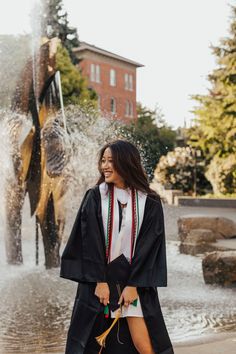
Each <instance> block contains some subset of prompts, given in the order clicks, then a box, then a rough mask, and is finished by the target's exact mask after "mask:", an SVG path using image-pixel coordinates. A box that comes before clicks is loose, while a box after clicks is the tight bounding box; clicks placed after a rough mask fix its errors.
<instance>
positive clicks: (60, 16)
mask: <svg viewBox="0 0 236 354" xmlns="http://www.w3.org/2000/svg"><path fill="white" fill-rule="evenodd" d="M42 34H43V35H44V36H46V37H48V38H53V37H58V38H60V40H61V43H62V45H63V46H64V47H65V48H66V49H67V50H68V52H69V54H70V57H71V60H72V62H73V63H74V64H75V63H76V62H77V60H76V57H75V55H74V53H73V51H72V49H73V48H75V47H78V46H79V39H78V33H77V29H76V28H74V27H71V26H69V21H68V14H67V12H66V11H65V10H64V8H63V1H62V0H45V2H44V15H43V16H42Z"/></svg>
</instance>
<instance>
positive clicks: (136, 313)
mask: <svg viewBox="0 0 236 354" xmlns="http://www.w3.org/2000/svg"><path fill="white" fill-rule="evenodd" d="M124 193H125V191H124V190H122V189H119V188H117V199H118V200H119V201H120V202H121V203H122V204H126V203H124V201H125V195H124ZM126 210H127V208H126V207H123V208H122V223H121V228H120V232H119V234H118V238H117V239H116V240H114V239H113V240H112V241H113V242H112V245H111V248H112V249H113V250H115V252H113V255H114V257H112V258H113V259H114V258H116V257H118V256H120V255H121V254H122V253H123V254H124V255H126V258H128V257H127V255H128V254H129V252H130V247H129V245H130V236H129V239H126V240H125V237H124V233H123V232H122V231H123V230H124V227H125V222H126V217H127V213H126ZM122 236H123V237H122ZM126 237H127V236H126ZM113 259H111V261H112V260H113ZM115 316H116V311H114V312H112V311H111V318H115ZM128 316H129V317H143V311H142V308H141V304H140V300H139V297H138V301H137V306H134V305H132V304H130V305H129V306H128V307H125V306H122V312H121V317H128Z"/></svg>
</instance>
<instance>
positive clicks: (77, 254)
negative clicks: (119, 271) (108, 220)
mask: <svg viewBox="0 0 236 354" xmlns="http://www.w3.org/2000/svg"><path fill="white" fill-rule="evenodd" d="M98 208H99V197H98V194H97V193H96V190H95V189H91V190H89V191H87V192H86V194H85V196H84V198H83V201H82V203H81V206H80V209H79V211H78V213H77V216H76V219H75V222H74V225H73V228H72V231H71V234H70V236H69V239H68V242H67V244H66V247H65V249H64V251H63V254H62V257H61V272H60V276H61V277H62V278H66V279H70V280H73V281H76V282H79V283H83V282H104V281H106V261H105V245H104V236H103V235H102V232H101V225H100V222H99V218H98Z"/></svg>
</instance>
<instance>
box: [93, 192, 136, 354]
mask: <svg viewBox="0 0 236 354" xmlns="http://www.w3.org/2000/svg"><path fill="white" fill-rule="evenodd" d="M114 199H115V198H114V185H111V186H110V188H109V189H108V213H107V222H106V259H107V262H110V256H111V245H112V232H113V222H114V202H115V200H114ZM131 209H132V225H131V235H130V242H131V247H130V263H131V262H132V258H133V255H134V248H135V243H136V240H137V236H138V232H139V226H140V217H139V199H138V191H136V190H135V189H134V188H132V189H131ZM136 305H137V301H136V304H134V306H136ZM121 307H122V306H121V305H120V308H119V309H118V310H117V314H116V317H115V319H114V320H113V322H112V324H111V326H110V327H109V328H108V329H107V330H106V331H105V332H103V333H102V334H101V335H100V336H98V337H96V338H95V339H96V341H97V342H98V344H99V345H100V346H101V348H100V351H99V354H101V353H102V350H103V348H104V347H105V344H106V338H107V336H108V334H109V333H110V331H111V330H112V328H113V327H114V325H115V324H116V322H117V321H118V320H119V318H120V316H121ZM104 314H105V317H109V308H108V306H105V308H104Z"/></svg>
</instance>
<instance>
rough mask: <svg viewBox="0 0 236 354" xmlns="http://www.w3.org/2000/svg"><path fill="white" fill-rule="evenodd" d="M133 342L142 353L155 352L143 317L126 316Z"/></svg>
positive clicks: (149, 353) (151, 353)
mask: <svg viewBox="0 0 236 354" xmlns="http://www.w3.org/2000/svg"><path fill="white" fill-rule="evenodd" d="M126 319H127V322H128V326H129V331H130V334H131V337H132V340H133V343H134V345H135V347H136V349H137V351H138V352H139V353H140V354H155V352H154V350H153V348H152V343H151V340H150V337H149V333H148V330H147V326H146V323H145V321H144V318H143V317H126Z"/></svg>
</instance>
